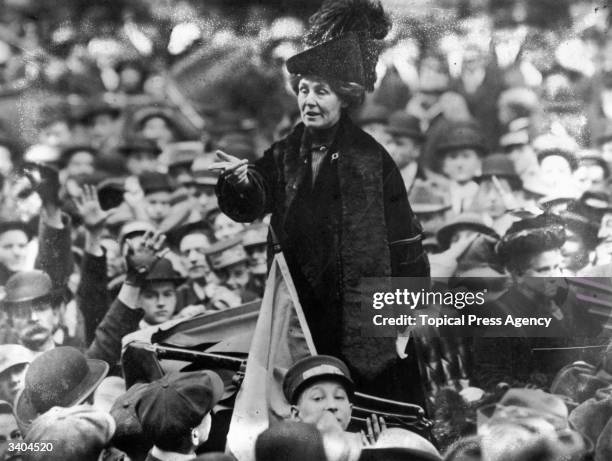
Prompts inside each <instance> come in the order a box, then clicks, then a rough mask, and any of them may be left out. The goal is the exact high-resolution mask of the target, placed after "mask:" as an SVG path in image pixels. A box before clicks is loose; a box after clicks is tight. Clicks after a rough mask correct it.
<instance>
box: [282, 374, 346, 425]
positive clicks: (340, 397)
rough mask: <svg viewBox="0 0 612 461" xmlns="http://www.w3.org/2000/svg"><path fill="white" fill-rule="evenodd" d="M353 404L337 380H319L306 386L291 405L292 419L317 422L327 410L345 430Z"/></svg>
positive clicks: (309, 422)
mask: <svg viewBox="0 0 612 461" xmlns="http://www.w3.org/2000/svg"><path fill="white" fill-rule="evenodd" d="M352 411H353V405H352V404H351V402H350V401H349V396H348V393H347V392H346V389H345V388H344V386H343V385H342V384H340V383H338V382H337V381H332V380H321V381H316V382H315V383H313V384H312V385H310V386H308V387H307V388H306V389H304V390H303V391H302V393H301V394H300V396H299V398H298V401H297V403H296V404H295V405H293V406H292V407H291V414H292V416H293V418H294V419H296V420H298V421H302V422H304V423H308V424H317V422H318V421H319V420H320V419H321V417H322V416H323V415H324V414H325V413H326V412H329V413H330V414H332V415H333V416H334V418H335V419H336V420H337V421H338V423H339V424H340V426H341V427H342V429H344V430H346V428H347V427H348V425H349V423H350V422H351V413H352Z"/></svg>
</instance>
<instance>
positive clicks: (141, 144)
mask: <svg viewBox="0 0 612 461" xmlns="http://www.w3.org/2000/svg"><path fill="white" fill-rule="evenodd" d="M117 151H118V152H119V153H120V154H123V155H131V154H133V153H135V152H149V153H151V154H153V155H159V154H160V153H161V149H160V148H159V147H158V146H157V144H156V143H155V141H153V140H151V139H148V138H145V137H144V136H131V137H129V138H126V139H125V141H124V142H123V144H122V145H120V146H119V147H118V148H117Z"/></svg>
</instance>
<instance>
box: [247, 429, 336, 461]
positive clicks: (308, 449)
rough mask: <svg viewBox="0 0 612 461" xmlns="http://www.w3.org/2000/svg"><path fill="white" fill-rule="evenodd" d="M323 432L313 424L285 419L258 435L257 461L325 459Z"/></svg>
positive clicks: (256, 443) (256, 446) (256, 444)
mask: <svg viewBox="0 0 612 461" xmlns="http://www.w3.org/2000/svg"><path fill="white" fill-rule="evenodd" d="M325 459H327V456H326V455H325V449H324V445H323V436H322V434H321V432H319V430H318V429H317V428H316V426H314V425H312V424H306V423H303V422H298V421H283V422H281V423H278V424H275V425H273V426H271V427H269V428H268V429H266V430H265V431H263V432H262V433H261V434H259V436H258V437H257V441H256V442H255V460H256V461H269V460H275V461H302V460H303V461H310V460H325Z"/></svg>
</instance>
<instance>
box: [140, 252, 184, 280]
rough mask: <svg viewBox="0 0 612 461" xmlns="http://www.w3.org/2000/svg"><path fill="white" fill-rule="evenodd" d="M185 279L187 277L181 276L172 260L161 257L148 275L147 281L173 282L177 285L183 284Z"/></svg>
mask: <svg viewBox="0 0 612 461" xmlns="http://www.w3.org/2000/svg"><path fill="white" fill-rule="evenodd" d="M185 280H186V279H185V277H181V274H179V273H178V272H177V271H175V270H174V267H172V263H171V262H170V260H169V259H166V258H161V259H159V260H158V261H157V262H156V263H155V264H154V265H153V267H152V268H151V270H150V271H149V273H148V274H147V277H146V281H147V282H149V283H152V282H172V283H174V284H175V285H176V286H178V285H181V284H183V283H184V282H185Z"/></svg>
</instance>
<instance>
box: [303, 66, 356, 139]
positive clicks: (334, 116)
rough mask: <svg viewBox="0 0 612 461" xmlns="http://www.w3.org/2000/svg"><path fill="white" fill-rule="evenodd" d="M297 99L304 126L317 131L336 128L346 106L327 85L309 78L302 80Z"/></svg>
mask: <svg viewBox="0 0 612 461" xmlns="http://www.w3.org/2000/svg"><path fill="white" fill-rule="evenodd" d="M297 98H298V106H299V109H300V115H301V116H302V121H303V122H304V125H306V126H307V127H308V128H313V129H316V130H323V129H325V128H330V127H332V126H334V125H335V124H336V123H337V122H338V120H340V113H341V110H342V107H344V105H345V104H344V103H343V102H342V100H341V99H340V98H339V97H338V95H337V94H336V93H335V92H334V91H332V89H331V87H330V86H329V85H328V84H327V83H325V82H324V81H322V80H316V79H314V78H308V77H304V78H302V79H301V80H300V83H299V85H298V95H297Z"/></svg>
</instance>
